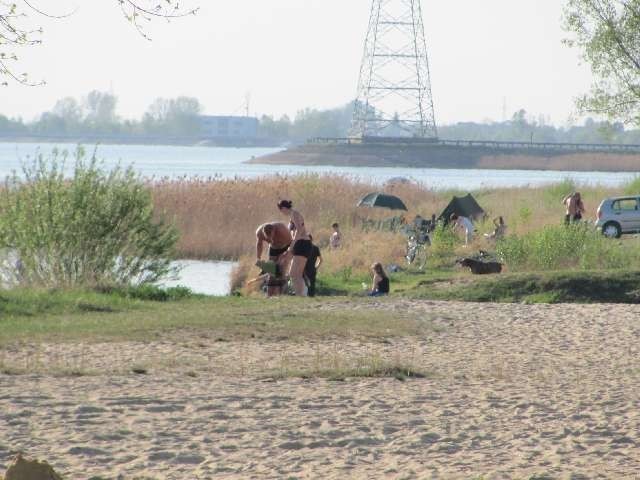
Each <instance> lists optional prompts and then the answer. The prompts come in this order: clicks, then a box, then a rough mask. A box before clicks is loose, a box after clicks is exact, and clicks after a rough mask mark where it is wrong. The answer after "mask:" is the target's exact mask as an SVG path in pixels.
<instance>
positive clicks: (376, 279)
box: [256, 200, 389, 297]
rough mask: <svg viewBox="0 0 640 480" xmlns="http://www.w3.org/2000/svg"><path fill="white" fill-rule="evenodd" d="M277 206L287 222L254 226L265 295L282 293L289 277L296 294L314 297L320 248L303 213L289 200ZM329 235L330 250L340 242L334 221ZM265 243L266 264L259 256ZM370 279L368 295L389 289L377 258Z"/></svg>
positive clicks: (257, 262)
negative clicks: (286, 218)
mask: <svg viewBox="0 0 640 480" xmlns="http://www.w3.org/2000/svg"><path fill="white" fill-rule="evenodd" d="M277 206H278V210H279V211H280V213H281V214H283V215H286V216H287V217H289V223H288V225H287V224H285V223H284V222H278V221H274V222H269V223H265V224H263V225H260V226H259V227H258V229H257V230H256V265H257V266H258V267H260V268H262V270H263V276H261V277H259V278H262V279H263V280H264V281H265V284H266V289H267V296H276V295H280V294H282V293H283V291H284V290H285V288H286V286H287V283H288V280H290V281H291V286H292V287H293V291H294V293H295V295H296V296H300V297H304V296H310V297H313V296H315V294H316V277H317V273H318V269H319V268H320V266H321V265H322V261H323V259H322V254H321V252H320V248H319V247H318V246H317V245H315V244H314V243H313V236H312V235H311V233H310V231H309V229H308V228H307V225H305V221H304V217H303V216H302V214H301V213H300V212H299V211H298V210H296V209H294V208H293V202H291V201H290V200H281V201H280V202H278V205H277ZM331 228H332V230H333V231H332V233H331V236H330V237H329V247H330V248H331V249H333V250H336V249H339V248H341V246H342V241H343V239H342V232H340V226H339V225H338V224H337V223H334V224H333V225H332V226H331ZM265 246H268V259H269V263H268V264H267V263H266V262H264V261H263V260H262V258H263V255H264V251H265ZM372 271H373V280H372V288H371V292H370V294H371V295H376V296H377V295H384V294H387V293H389V277H388V276H387V274H386V273H385V271H384V268H383V267H382V264H380V263H378V262H376V263H375V264H374V265H373V266H372Z"/></svg>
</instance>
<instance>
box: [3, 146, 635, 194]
mask: <svg viewBox="0 0 640 480" xmlns="http://www.w3.org/2000/svg"><path fill="white" fill-rule="evenodd" d="M56 147H57V148H58V149H61V150H63V149H67V150H69V151H73V150H75V148H76V147H75V145H73V144H58V145H54V144H46V143H43V144H33V143H0V178H4V177H5V176H6V175H8V174H10V173H11V171H12V170H18V171H19V170H20V166H21V162H22V161H25V160H27V161H28V160H29V158H33V157H34V155H37V154H38V153H42V154H44V155H45V156H46V155H47V154H48V153H49V152H51V150H52V149H54V148H56ZM92 149H93V147H88V148H87V150H92ZM279 150H280V149H274V148H222V147H179V146H160V145H101V146H99V147H98V157H99V158H100V159H103V160H104V162H105V165H106V166H107V167H110V166H113V165H116V164H118V163H120V164H122V165H125V166H128V165H133V167H134V168H135V170H136V171H138V172H139V173H140V174H142V175H143V176H145V177H150V178H151V177H153V178H161V177H182V176H188V177H193V176H199V177H212V176H216V177H219V178H234V177H242V178H252V177H260V176H265V175H273V174H281V175H293V174H299V173H320V174H323V173H331V174H340V175H348V176H352V177H356V178H360V179H363V180H371V181H373V182H376V183H382V182H385V181H386V180H389V179H391V178H395V177H403V178H408V179H412V180H416V181H418V182H421V183H423V184H425V185H427V186H429V187H432V188H436V189H448V188H455V189H460V190H473V189H477V188H482V187H522V186H526V185H541V184H545V183H553V182H558V181H560V180H563V179H566V178H570V179H572V180H574V181H575V182H577V183H580V184H601V185H606V186H615V185H619V184H621V183H623V182H625V181H628V180H629V179H632V178H633V177H634V175H635V174H634V173H614V172H553V171H543V170H460V169H436V168H392V167H385V168H371V167H332V166H296V165H260V164H248V163H245V162H246V161H248V160H250V159H251V158H253V157H259V156H262V155H266V154H269V153H274V152H277V151H279ZM69 163H72V162H69Z"/></svg>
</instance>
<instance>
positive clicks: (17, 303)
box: [0, 285, 193, 323]
mask: <svg viewBox="0 0 640 480" xmlns="http://www.w3.org/2000/svg"><path fill="white" fill-rule="evenodd" d="M192 296H193V295H192V294H191V292H190V291H189V290H188V289H186V288H183V287H176V288H170V289H161V288H159V287H154V286H151V285H144V286H141V287H126V288H125V287H120V288H110V289H103V290H101V291H94V290H59V289H14V290H0V319H4V318H8V319H11V318H17V317H37V316H42V315H62V314H74V313H117V312H122V311H127V310H135V309H136V308H139V307H141V306H142V303H143V302H144V301H147V302H168V301H177V300H182V299H185V298H189V297H192ZM1 321H2V320H0V323H1Z"/></svg>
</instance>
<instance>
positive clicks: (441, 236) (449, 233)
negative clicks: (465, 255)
mask: <svg viewBox="0 0 640 480" xmlns="http://www.w3.org/2000/svg"><path fill="white" fill-rule="evenodd" d="M457 243H458V236H457V235H456V232H455V231H454V230H453V227H452V225H444V224H442V223H440V224H438V226H437V227H436V229H435V230H434V231H433V233H432V234H431V256H432V259H433V264H434V265H435V266H438V265H442V263H443V262H446V260H447V259H449V258H450V257H452V256H453V255H454V253H455V248H456V244H457Z"/></svg>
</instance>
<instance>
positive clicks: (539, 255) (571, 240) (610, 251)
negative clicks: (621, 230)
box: [496, 224, 637, 271]
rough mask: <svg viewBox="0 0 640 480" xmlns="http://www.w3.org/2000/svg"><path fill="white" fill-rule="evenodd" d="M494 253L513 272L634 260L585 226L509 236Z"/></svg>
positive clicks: (602, 265) (631, 254)
mask: <svg viewBox="0 0 640 480" xmlns="http://www.w3.org/2000/svg"><path fill="white" fill-rule="evenodd" d="M496 251H497V253H498V256H499V257H500V259H501V260H502V261H504V262H505V263H506V264H507V265H508V267H509V268H510V269H511V270H513V271H523V270H559V269H563V268H569V269H571V268H580V269H597V268H605V269H608V268H622V267H624V266H629V262H631V261H636V260H637V258H636V257H637V252H635V251H629V250H625V249H623V248H621V246H620V244H619V242H615V241H611V240H609V239H606V238H604V237H603V236H602V235H600V234H599V233H598V232H597V231H595V230H594V229H593V228H592V227H591V226H589V225H588V224H575V225H570V226H563V225H561V226H547V227H544V228H543V229H542V230H539V231H536V232H531V233H529V234H526V235H523V236H517V235H511V236H508V237H506V238H504V239H502V240H499V241H498V242H497V244H496Z"/></svg>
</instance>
